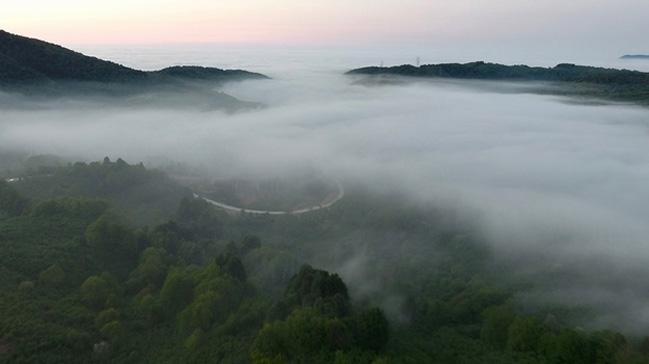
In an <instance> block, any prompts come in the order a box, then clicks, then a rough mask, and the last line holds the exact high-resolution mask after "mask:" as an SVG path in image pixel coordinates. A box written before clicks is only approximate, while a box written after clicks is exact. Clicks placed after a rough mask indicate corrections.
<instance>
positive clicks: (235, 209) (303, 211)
mask: <svg viewBox="0 0 649 364" xmlns="http://www.w3.org/2000/svg"><path fill="white" fill-rule="evenodd" d="M23 179H24V177H15V178H7V179H5V182H8V183H14V182H19V181H22V180H23ZM336 185H337V186H338V193H337V194H336V196H335V197H334V198H332V199H331V200H330V201H327V199H325V200H324V201H323V203H322V204H320V205H317V206H311V207H306V208H302V209H297V210H292V211H272V210H254V209H246V208H243V207H236V206H230V205H228V204H224V203H222V202H218V201H214V200H211V199H209V198H206V197H203V196H201V195H199V194H197V193H195V192H194V198H200V199H202V200H205V201H206V202H207V203H209V204H210V205H213V206H216V207H218V208H221V209H223V210H226V211H229V212H233V213H237V214H241V213H246V214H256V215H301V214H306V213H309V212H315V211H318V210H322V209H326V208H329V207H331V206H333V205H335V204H336V203H337V202H338V201H340V200H341V199H342V198H343V197H345V189H344V188H343V185H342V184H341V183H340V182H337V181H336ZM325 201H326V202H325Z"/></svg>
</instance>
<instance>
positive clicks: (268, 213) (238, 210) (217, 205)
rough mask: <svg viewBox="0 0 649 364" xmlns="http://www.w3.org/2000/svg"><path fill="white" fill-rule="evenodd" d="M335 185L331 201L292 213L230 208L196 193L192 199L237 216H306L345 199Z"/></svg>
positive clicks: (338, 183)
mask: <svg viewBox="0 0 649 364" xmlns="http://www.w3.org/2000/svg"><path fill="white" fill-rule="evenodd" d="M336 185H337V186H338V194H337V195H336V197H335V198H333V199H331V201H328V202H324V201H323V202H324V203H323V204H320V205H317V206H311V207H306V208H303V209H298V210H292V211H272V210H254V209H245V208H242V207H236V206H231V205H228V204H224V203H222V202H218V201H214V200H210V199H209V198H206V197H203V196H201V195H199V194H197V193H194V197H196V198H201V199H203V200H205V201H207V202H208V203H210V204H211V205H214V206H216V207H219V208H221V209H223V210H226V211H229V212H234V213H237V214H240V213H247V214H257V215H301V214H306V213H309V212H314V211H318V210H322V209H326V208H329V207H331V206H333V205H335V204H336V203H337V202H338V201H340V200H341V199H342V198H343V197H345V189H344V188H343V186H342V184H340V182H336Z"/></svg>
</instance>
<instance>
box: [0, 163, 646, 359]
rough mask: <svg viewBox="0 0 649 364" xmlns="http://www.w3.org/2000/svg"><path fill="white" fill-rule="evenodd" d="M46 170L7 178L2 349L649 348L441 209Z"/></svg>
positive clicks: (135, 168)
mask: <svg viewBox="0 0 649 364" xmlns="http://www.w3.org/2000/svg"><path fill="white" fill-rule="evenodd" d="M39 168H40V169H38V170H37V171H33V170H32V171H31V172H29V173H26V174H25V175H24V176H23V178H22V179H17V180H12V181H11V182H0V248H1V249H2V254H1V255H0V273H2V274H1V275H0V277H1V278H0V286H1V287H2V288H3V289H2V293H1V294H0V361H4V362H42V363H89V362H111V363H122V362H123V363H131V362H150V363H176V362H185V363H205V362H221V363H248V362H253V363H334V362H335V363H424V362H426V363H485V362H488V363H557V364H559V363H584V364H586V363H588V364H591V363H648V362H649V344H648V343H649V341H647V339H643V338H642V337H625V336H623V335H622V334H620V333H615V332H609V331H589V330H584V329H581V328H579V327H578V326H576V325H575V324H574V323H573V318H571V316H570V314H569V310H568V311H567V310H563V309H562V308H561V307H550V308H546V309H542V310H537V311H534V312H529V311H527V310H525V309H524V307H523V306H521V305H520V304H519V303H518V302H517V301H516V300H515V299H514V295H513V294H514V292H515V291H516V290H518V289H520V288H519V287H517V286H515V285H510V284H509V283H508V282H513V281H512V280H511V279H509V278H508V275H509V273H508V272H506V271H502V270H499V269H494V267H493V266H492V265H491V263H490V262H491V261H492V257H491V253H490V250H489V248H488V247H487V246H486V245H484V244H482V243H481V242H480V240H478V239H477V236H475V234H473V230H472V228H471V227H470V226H467V225H463V224H462V223H460V222H459V221H455V220H454V219H453V218H452V214H448V213H446V212H445V211H442V210H436V209H433V208H430V207H424V206H418V205H416V204H415V205H413V204H409V203H408V204H394V202H393V201H394V200H393V199H391V198H390V197H394V196H382V195H381V194H377V192H369V191H367V190H365V189H363V188H359V187H353V186H351V187H350V189H349V190H350V191H349V192H348V195H347V196H346V198H345V199H344V200H343V201H341V202H340V203H339V204H336V205H334V206H333V207H331V208H330V209H328V210H323V211H318V212H314V213H313V214H309V215H304V216H252V215H246V214H239V215H228V214H226V213H225V212H223V211H221V210H218V209H216V208H214V207H213V206H211V205H209V204H208V203H206V202H205V201H203V200H201V199H197V198H194V197H193V196H192V195H191V194H187V193H186V192H185V190H184V188H183V187H181V186H178V185H176V183H175V182H174V181H173V180H171V179H169V178H168V177H167V176H166V175H165V174H164V173H162V172H159V171H155V170H149V169H146V168H145V167H144V166H142V165H129V164H128V163H126V162H125V161H122V160H117V161H116V162H113V161H110V160H108V159H106V160H104V161H102V162H93V163H77V164H72V165H69V166H63V167H61V166H56V167H42V166H41V167H39ZM154 185H159V186H161V187H160V188H152V186H154ZM145 191H146V194H143V193H145ZM169 191H177V192H174V193H170V192H169ZM138 196H139V198H138ZM157 199H160V200H161V201H162V200H163V201H164V203H162V202H161V203H152V201H153V200H157ZM125 201H128V203H126V202H125ZM386 206H390V208H389V209H388V208H385V207H386ZM153 210H157V211H158V212H157V213H155V214H152V211H153ZM147 212H148V213H149V214H151V215H152V216H156V217H157V218H155V219H145V221H138V219H136V218H135V217H136V216H139V215H140V214H145V213H147ZM359 234H361V236H359ZM359 238H361V239H359ZM359 241H364V242H365V243H364V244H365V247H364V252H363V256H364V257H365V259H367V260H368V263H367V264H365V265H364V268H363V270H364V271H363V272H360V273H359V272H357V273H355V274H351V275H350V274H349V272H347V273H346V274H344V275H342V276H347V277H349V278H350V279H349V280H348V281H345V280H344V279H343V278H342V276H341V275H339V274H338V273H336V270H339V269H341V268H340V266H338V265H337V264H338V263H339V262H340V260H341V257H342V256H345V255H349V254H353V252H354V248H353V245H354V244H358V242H359ZM395 245H399V246H400V248H397V247H396V246H395ZM395 251H397V252H398V254H395ZM356 268H357V269H359V267H356ZM341 271H343V272H345V269H341ZM354 277H355V278H354ZM528 283H530V282H528ZM517 284H520V282H518V283H517ZM371 285H376V286H377V287H379V288H378V289H375V290H368V289H367V288H368V287H369V286H371ZM390 297H393V298H394V297H397V299H391V298H390Z"/></svg>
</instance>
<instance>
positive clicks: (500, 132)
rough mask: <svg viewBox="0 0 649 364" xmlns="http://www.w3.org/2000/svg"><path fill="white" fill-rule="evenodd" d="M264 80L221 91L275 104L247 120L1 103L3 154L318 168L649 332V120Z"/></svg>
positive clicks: (338, 82)
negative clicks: (412, 208)
mask: <svg viewBox="0 0 649 364" xmlns="http://www.w3.org/2000/svg"><path fill="white" fill-rule="evenodd" d="M355 62H357V61H355ZM294 63H299V62H298V61H294ZM341 63H342V62H341ZM350 63H354V62H350ZM353 65H356V64H353ZM332 68H335V69H332ZM252 70H253V71H260V70H264V69H263V67H258V68H257V69H252ZM267 70H269V71H271V72H270V76H272V77H273V79H272V80H264V81H245V82H240V83H232V84H228V85H225V86H224V87H223V88H222V90H223V91H224V92H226V93H228V94H230V95H233V96H235V97H237V98H239V99H242V100H246V101H254V102H261V103H264V104H265V105H266V107H264V108H262V109H259V110H251V111H246V112H238V113H235V114H228V113H224V112H221V111H218V110H204V109H196V110H194V109H192V108H183V109H180V110H172V109H159V108H156V107H155V105H150V106H139V107H127V106H116V105H111V104H106V103H105V102H102V101H83V102H80V101H75V102H72V101H64V100H56V101H47V102H42V101H41V102H38V103H36V104H34V103H33V102H30V101H28V100H23V99H21V98H20V97H17V96H15V95H7V94H0V107H1V108H2V110H1V112H2V114H1V116H0V145H1V146H2V148H3V149H4V150H16V151H22V152H26V153H31V154H43V153H47V154H56V155H59V156H62V157H64V158H66V159H69V160H98V159H102V158H103V157H104V156H110V157H111V158H118V157H121V158H123V159H125V160H127V161H128V162H131V163H135V162H139V161H144V162H145V163H147V164H149V165H151V166H164V165H166V164H171V163H177V162H179V163H184V164H187V165H190V166H192V168H194V170H197V171H203V172H205V173H209V175H211V176H214V177H217V176H218V177H231V176H255V177H260V176H276V175H283V174H286V173H289V172H291V171H292V170H294V169H295V168H301V167H303V166H308V167H315V168H317V169H319V170H322V171H324V172H325V173H326V174H327V175H330V176H333V177H335V178H337V179H339V180H341V181H342V182H343V183H346V182H353V183H361V184H364V185H366V186H368V187H374V188H384V187H385V188H398V189H399V190H400V191H402V192H405V193H406V194H407V195H408V196H410V197H412V198H413V199H416V200H418V201H422V200H424V201H430V203H431V204H441V205H446V206H449V207H452V208H454V209H457V210H459V211H464V212H466V214H467V216H477V220H476V221H475V223H476V224H478V226H479V227H480V229H481V232H482V233H483V234H484V237H485V241H486V242H487V243H489V244H490V245H491V246H493V248H494V250H495V252H496V256H497V258H498V262H497V263H498V264H501V265H503V266H509V265H511V266H513V267H515V272H517V273H518V274H520V275H521V276H527V275H532V276H536V275H539V276H541V275H547V276H548V277H551V278H548V280H547V281H545V282H540V284H539V287H538V288H537V289H536V290H535V291H533V292H529V293H527V294H525V295H523V296H521V297H520V299H521V300H522V301H529V302H535V303H538V302H543V301H548V302H561V303H568V304H571V305H581V304H589V305H591V306H592V307H594V308H595V309H596V310H597V311H598V312H599V313H600V315H599V316H598V319H597V322H596V324H597V325H601V326H612V327H615V328H619V329H623V330H625V331H632V332H635V331H636V330H642V329H647V328H648V327H649V309H648V307H649V283H647V282H646V280H644V279H642V278H643V277H645V276H646V274H647V273H649V267H648V266H647V264H646V262H647V261H648V260H649V247H648V246H647V243H648V242H649V241H648V239H647V237H649V224H648V223H647V217H649V189H648V188H647V181H648V180H649V143H648V139H649V129H648V127H647V126H648V122H649V110H647V109H643V108H640V107H634V106H629V105H613V104H607V105H589V104H585V103H584V104H582V103H579V102H574V101H575V100H570V99H564V98H560V97H552V96H541V95H536V94H533V93H531V92H526V91H530V90H529V89H526V88H521V86H520V85H509V84H492V83H488V82H451V81H430V82H399V83H395V84H390V85H381V86H367V85H363V84H360V83H358V82H356V81H357V80H356V79H353V78H349V77H346V76H343V75H342V74H341V71H344V69H343V67H342V66H340V67H338V65H336V67H331V66H327V67H325V66H321V67H318V65H314V66H308V65H306V64H300V67H297V68H296V71H295V72H290V70H287V69H286V67H283V68H281V69H273V68H272V67H269V68H268V69H267ZM188 101H190V100H188ZM357 261H359V262H362V261H363V259H362V257H361V258H359V257H354V258H353V261H350V262H346V263H344V264H343V268H342V271H343V275H344V274H345V272H351V271H354V270H353V269H349V265H350V264H351V265H354V264H355V262H357ZM348 274H353V273H348ZM546 282H549V283H546Z"/></svg>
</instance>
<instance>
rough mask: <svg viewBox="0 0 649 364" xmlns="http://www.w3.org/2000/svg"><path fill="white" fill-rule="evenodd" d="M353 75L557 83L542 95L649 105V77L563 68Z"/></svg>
mask: <svg viewBox="0 0 649 364" xmlns="http://www.w3.org/2000/svg"><path fill="white" fill-rule="evenodd" d="M348 74H350V75H371V76H407V77H425V78H452V79H463V80H495V81H537V82H551V83H557V84H559V85H560V86H561V87H559V88H556V89H552V88H539V92H544V93H553V94H565V95H574V96H585V97H595V98H602V99H608V100H614V101H629V102H637V103H641V104H649V73H644V72H639V71H630V70H618V69H610V68H599V67H590V66H578V65H574V64H560V65H557V66H556V67H552V68H544V67H530V66H525V65H516V66H507V65H502V64H496V63H486V62H472V63H465V64H459V63H446V64H432V65H423V66H421V67H415V66H411V65H402V66H396V67H366V68H359V69H355V70H352V71H349V72H348Z"/></svg>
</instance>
